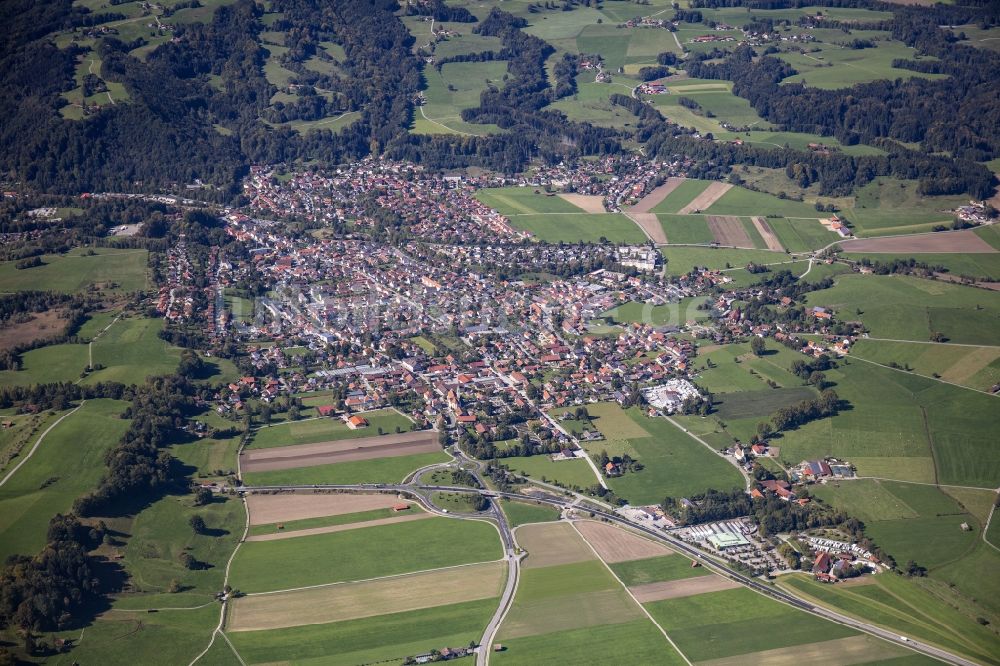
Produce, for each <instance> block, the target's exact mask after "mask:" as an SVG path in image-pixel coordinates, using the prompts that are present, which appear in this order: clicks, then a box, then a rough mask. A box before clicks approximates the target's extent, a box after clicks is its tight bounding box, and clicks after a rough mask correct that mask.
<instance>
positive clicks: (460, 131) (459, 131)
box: [420, 106, 483, 137]
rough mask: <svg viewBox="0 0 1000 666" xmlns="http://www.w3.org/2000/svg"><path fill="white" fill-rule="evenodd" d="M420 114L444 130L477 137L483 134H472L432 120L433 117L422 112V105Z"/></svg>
mask: <svg viewBox="0 0 1000 666" xmlns="http://www.w3.org/2000/svg"><path fill="white" fill-rule="evenodd" d="M420 115H421V116H422V117H423V119H424V120H426V121H427V122H430V123H434V124H435V125H437V126H438V127H443V128H445V129H446V130H448V131H449V132H455V133H456V134H462V135H463V136H478V137H482V136H483V135H482V134H473V133H472V132H463V131H462V130H457V129H454V128H452V127H448V126H447V125H445V124H444V123H439V122H438V121H436V120H434V119H433V118H428V117H427V114H426V113H424V107H422V106H421V107H420Z"/></svg>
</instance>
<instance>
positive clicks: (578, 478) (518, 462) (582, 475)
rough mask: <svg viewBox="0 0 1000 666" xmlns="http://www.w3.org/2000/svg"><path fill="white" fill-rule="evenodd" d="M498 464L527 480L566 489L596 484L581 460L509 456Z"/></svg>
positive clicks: (589, 469)
mask: <svg viewBox="0 0 1000 666" xmlns="http://www.w3.org/2000/svg"><path fill="white" fill-rule="evenodd" d="M498 462H499V463H500V464H501V465H505V466H507V467H509V468H510V469H511V471H514V472H518V473H520V474H524V475H525V476H528V477H529V478H532V479H538V480H539V481H548V482H549V483H558V484H559V485H561V486H565V487H566V488H573V487H578V488H589V487H591V486H593V485H595V484H596V483H597V476H596V475H595V474H594V470H593V469H591V467H590V465H588V464H587V461H586V460H583V459H579V460H560V461H559V462H553V461H552V459H551V458H550V457H549V456H547V455H538V456H511V457H509V458H502V459H501V460H499V461H498Z"/></svg>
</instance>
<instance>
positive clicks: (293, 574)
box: [232, 517, 501, 593]
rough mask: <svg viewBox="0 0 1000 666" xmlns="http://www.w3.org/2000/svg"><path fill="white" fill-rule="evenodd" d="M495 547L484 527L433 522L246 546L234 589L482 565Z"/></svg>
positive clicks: (236, 565)
mask: <svg viewBox="0 0 1000 666" xmlns="http://www.w3.org/2000/svg"><path fill="white" fill-rule="evenodd" d="M499 544H500V541H499V536H498V535H497V532H496V528H495V527H493V526H492V525H490V524H489V523H486V522H483V521H477V520H456V519H452V518H436V517H435V518H429V519H427V520H420V521H416V522H409V523H397V524H394V525H382V526H378V527H365V528H359V529H354V530H349V531H344V532H335V533H332V534H320V535H316V536H308V537H301V538H297V539H284V540H279V541H263V542H250V543H246V544H244V545H243V546H242V547H241V548H240V549H239V551H237V553H236V557H235V559H234V560H233V565H232V575H233V580H234V581H235V582H234V583H233V585H234V587H239V589H240V590H242V591H243V592H248V593H250V592H267V591H274V590H287V589H290V588H296V587H304V586H307V585H317V584H323V583H336V582H344V581H356V580H367V579H370V578H378V577H381V576H392V575H397V574H402V573H408V572H413V571H424V570H427V569H438V568H441V567H447V566H454V565H457V564H469V563H473V562H487V561H492V560H495V559H497V558H499V557H500V555H501V552H500V548H499ZM390 554H391V556H389V555H390ZM275 563H281V566H275Z"/></svg>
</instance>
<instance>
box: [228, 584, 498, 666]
mask: <svg viewBox="0 0 1000 666" xmlns="http://www.w3.org/2000/svg"><path fill="white" fill-rule="evenodd" d="M496 606H497V600H496V599H482V600H479V601H468V602H464V603H459V604H450V605H447V606H436V607H434V608H425V609H421V610H414V611H407V612H405V613H391V614H389V615H376V616H374V617H367V618H361V619H357V620H346V621H343V622H334V623H330V624H309V625H304V626H301V627H290V628H287V629H272V630H267V631H236V632H230V633H229V634H227V636H228V637H229V640H231V641H232V642H233V644H234V645H235V646H236V649H237V650H239V653H240V655H241V656H242V657H243V659H244V660H245V661H246V662H247V663H251V664H263V663H279V662H280V663H296V664H305V663H308V664H320V663H322V664H329V665H330V666H356V665H357V664H368V663H376V662H387V663H393V664H395V663H402V662H403V660H404V659H405V658H406V657H408V656H412V655H416V654H424V653H427V652H430V651H431V650H432V649H435V650H440V649H441V648H443V647H465V646H468V644H469V642H470V641H477V642H478V641H479V639H480V638H482V634H483V630H484V629H485V628H486V625H487V624H488V623H489V620H490V617H491V616H492V615H493V612H494V611H495V610H496ZM334 646H335V647H334Z"/></svg>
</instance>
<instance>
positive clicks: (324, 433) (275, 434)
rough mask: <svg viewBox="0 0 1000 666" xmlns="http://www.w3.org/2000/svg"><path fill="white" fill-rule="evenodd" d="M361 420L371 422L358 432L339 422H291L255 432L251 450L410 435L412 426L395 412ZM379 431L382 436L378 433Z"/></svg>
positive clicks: (367, 415)
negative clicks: (394, 434)
mask: <svg viewBox="0 0 1000 666" xmlns="http://www.w3.org/2000/svg"><path fill="white" fill-rule="evenodd" d="M360 416H362V417H363V418H364V419H365V420H366V421H368V426H367V427H364V428H358V429H356V430H352V429H351V428H348V427H347V424H346V423H344V422H343V421H342V420H340V419H339V418H332V417H323V418H315V419H307V420H303V421H292V422H287V423H280V424H277V425H273V426H266V427H261V428H258V429H257V430H256V431H254V436H253V441H252V445H251V447H252V449H265V448H270V447H278V446H292V445H293V444H313V443H317V442H328V441H333V440H339V439H353V438H361V437H373V436H375V435H381V434H383V433H386V434H388V433H393V432H397V428H398V429H399V430H401V431H404V433H407V435H408V434H409V433H408V431H409V430H410V427H411V426H412V425H413V422H412V421H411V420H410V419H408V418H407V417H405V416H403V415H402V414H400V413H399V412H397V411H396V410H394V409H380V410H376V411H372V412H364V413H361V414H360ZM379 430H381V431H382V432H379Z"/></svg>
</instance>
